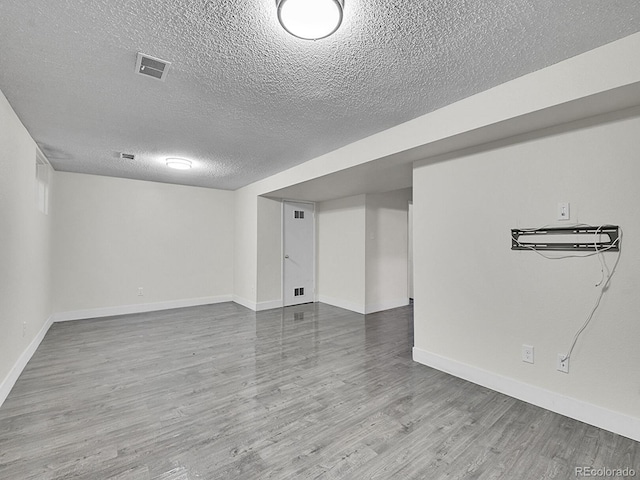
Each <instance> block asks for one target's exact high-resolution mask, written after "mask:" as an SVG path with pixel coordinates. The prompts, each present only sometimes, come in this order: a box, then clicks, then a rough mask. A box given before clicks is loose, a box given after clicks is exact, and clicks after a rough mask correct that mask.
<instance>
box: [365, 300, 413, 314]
mask: <svg viewBox="0 0 640 480" xmlns="http://www.w3.org/2000/svg"><path fill="white" fill-rule="evenodd" d="M406 305H409V297H405V298H399V299H396V300H392V301H389V302H382V303H374V304H371V305H369V304H367V305H365V307H364V311H365V313H376V312H382V311H383V310H391V309H392V308H398V307H404V306H406Z"/></svg>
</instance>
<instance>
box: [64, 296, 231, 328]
mask: <svg viewBox="0 0 640 480" xmlns="http://www.w3.org/2000/svg"><path fill="white" fill-rule="evenodd" d="M232 300H233V296H232V295H219V296H217V297H201V298H187V299H184V300H169V301H166V302H156V303H141V304H138V305H120V306H115V307H102V308H89V309H87V310H74V311H71V312H59V313H54V314H53V321H54V322H67V321H70V320H83V319H86V318H100V317H112V316H114V315H128V314H131V313H143V312H155V311H158V310H170V309H172V308H183V307H195V306H198V305H210V304H212V303H223V302H231V301H232Z"/></svg>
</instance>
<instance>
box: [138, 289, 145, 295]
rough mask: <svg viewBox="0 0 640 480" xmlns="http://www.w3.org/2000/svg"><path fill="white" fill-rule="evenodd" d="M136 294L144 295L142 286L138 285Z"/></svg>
mask: <svg viewBox="0 0 640 480" xmlns="http://www.w3.org/2000/svg"><path fill="white" fill-rule="evenodd" d="M138 296H139V297H142V296H144V289H143V288H142V287H138Z"/></svg>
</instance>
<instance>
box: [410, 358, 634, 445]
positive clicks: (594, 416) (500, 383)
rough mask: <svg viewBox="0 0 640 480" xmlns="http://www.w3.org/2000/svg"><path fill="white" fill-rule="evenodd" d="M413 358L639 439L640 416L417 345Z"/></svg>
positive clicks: (438, 368) (525, 400)
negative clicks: (501, 373)
mask: <svg viewBox="0 0 640 480" xmlns="http://www.w3.org/2000/svg"><path fill="white" fill-rule="evenodd" d="M413 360H414V361H416V362H418V363H421V364H423V365H426V366H428V367H432V368H435V369H436V370H440V371H442V372H446V373H449V374H451V375H453V376H456V377H459V378H462V379H464V380H467V381H469V382H473V383H476V384H478V385H482V386H483V387H487V388H490V389H491V390H495V391H497V392H500V393H504V394H505V395H509V396H510V397H514V398H517V399H518V400H522V401H524V402H527V403H531V404H533V405H537V406H538V407H542V408H545V409H547V410H551V411H552V412H555V413H559V414H560V415H564V416H565V417H569V418H573V419H575V420H579V421H581V422H584V423H588V424H589V425H593V426H595V427H598V428H602V429H605V430H608V431H610V432H613V433H617V434H618V435H622V436H624V437H627V438H631V439H632V440H636V441H640V418H637V417H632V416H630V415H625V414H623V413H620V412H615V411H613V410H609V409H606V408H603V407H599V406H597V405H593V404H591V403H587V402H585V401H583V400H579V399H577V398H573V397H568V396H566V395H562V394H560V393H557V392H553V391H551V390H546V389H544V388H540V387H536V386H535V385H530V384H528V383H524V382H521V381H519V380H515V379H513V378H510V377H505V376H502V375H498V374H496V373H493V372H490V371H488V370H483V369H481V368H478V367H474V366H473V365H468V364H465V363H462V362H458V361H456V360H452V359H450V358H447V357H443V356H441V355H437V354H435V353H431V352H428V351H426V350H422V349H420V348H417V347H413Z"/></svg>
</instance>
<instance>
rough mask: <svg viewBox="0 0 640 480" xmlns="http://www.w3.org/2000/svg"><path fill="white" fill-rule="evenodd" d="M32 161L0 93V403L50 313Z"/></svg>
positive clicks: (44, 232) (46, 236)
mask: <svg viewBox="0 0 640 480" xmlns="http://www.w3.org/2000/svg"><path fill="white" fill-rule="evenodd" d="M35 162H36V145H35V142H34V141H33V139H32V138H31V136H30V135H29V133H28V132H27V130H26V129H25V128H24V126H23V125H22V123H21V122H20V120H19V119H18V117H17V116H16V114H15V113H14V111H13V109H12V108H11V106H10V105H9V103H8V102H7V100H6V98H5V97H4V95H3V94H2V93H1V92H0V170H1V171H2V174H0V404H2V402H3V401H4V399H5V397H6V395H7V394H8V393H9V390H10V389H11V387H12V386H13V384H14V382H15V380H16V379H17V376H18V375H19V373H20V372H21V371H22V367H24V364H26V361H27V360H28V358H29V356H30V355H26V356H25V352H26V351H27V350H29V346H30V344H32V342H35V344H34V347H33V350H35V346H37V343H38V341H37V338H38V336H39V334H40V335H43V334H44V332H42V329H43V328H45V331H46V328H48V319H49V317H50V315H51V296H50V283H51V280H50V258H51V256H50V251H49V243H50V242H49V240H50V230H51V223H50V222H51V216H47V215H44V214H42V213H41V212H40V211H39V210H38V209H37V207H36V195H35V192H36V190H35V185H36V168H35ZM24 322H26V330H25V332H24V335H23V328H24V327H23V323H24Z"/></svg>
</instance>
